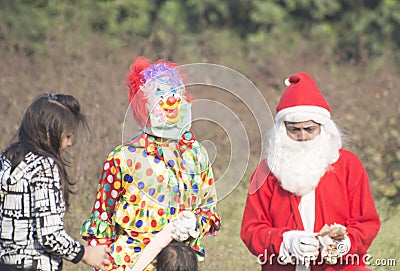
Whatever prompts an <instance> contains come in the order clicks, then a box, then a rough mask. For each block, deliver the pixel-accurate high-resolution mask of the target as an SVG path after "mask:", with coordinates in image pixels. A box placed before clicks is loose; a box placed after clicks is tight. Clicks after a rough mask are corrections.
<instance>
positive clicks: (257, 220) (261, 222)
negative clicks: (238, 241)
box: [240, 161, 289, 260]
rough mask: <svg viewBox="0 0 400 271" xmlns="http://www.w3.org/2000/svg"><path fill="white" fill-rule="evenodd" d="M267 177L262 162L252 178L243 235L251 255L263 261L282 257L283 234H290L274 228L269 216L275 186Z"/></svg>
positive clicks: (285, 229) (243, 220) (283, 228)
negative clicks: (279, 255)
mask: <svg viewBox="0 0 400 271" xmlns="http://www.w3.org/2000/svg"><path fill="white" fill-rule="evenodd" d="M264 164H265V165H264ZM268 176H270V175H268V170H267V167H266V163H265V161H262V162H261V163H260V165H259V166H258V167H257V169H256V170H255V171H254V173H253V175H252V176H251V180H250V188H249V193H248V195H247V200H246V204H245V208H244V213H243V219H242V227H241V232H240V237H241V238H242V240H243V242H244V243H245V244H246V246H247V248H248V249H249V251H250V252H251V253H252V254H254V255H255V256H257V257H259V259H260V260H263V259H269V258H270V257H272V255H275V256H277V255H278V254H279V249H280V246H281V243H282V234H283V232H285V231H288V230H289V228H288V227H274V226H273V223H272V220H271V216H270V213H269V205H270V202H271V197H272V189H273V186H271V185H270V183H269V180H268ZM255 185H257V188H256V189H255V188H254V186H255Z"/></svg>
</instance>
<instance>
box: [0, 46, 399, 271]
mask: <svg viewBox="0 0 400 271" xmlns="http://www.w3.org/2000/svg"><path fill="white" fill-rule="evenodd" d="M77 44H78V46H77ZM135 48H136V47H135V45H132V48H118V49H113V50H112V51H111V52H110V51H108V50H107V48H104V47H103V45H102V42H101V40H97V42H96V43H86V42H82V40H77V41H75V43H74V41H69V42H68V44H64V43H63V42H58V43H56V42H54V43H49V44H48V51H47V53H46V55H42V56H41V57H35V58H27V57H25V56H24V55H23V54H21V53H18V52H15V51H14V52H9V51H7V52H4V51H3V52H0V59H1V65H0V110H1V113H2V118H1V124H0V128H1V131H2V132H1V137H0V147H1V149H4V148H5V147H6V145H7V144H8V143H9V141H10V139H11V137H12V136H13V135H14V134H15V132H16V130H17V128H18V125H19V122H20V120H21V116H22V114H23V113H24V110H25V109H26V107H27V106H28V104H29V103H30V101H31V100H32V99H33V98H34V97H35V96H36V95H37V94H39V93H42V92H61V93H71V94H73V95H75V96H76V97H77V98H78V99H79V100H80V102H81V104H82V108H83V111H84V112H85V113H86V114H87V116H88V119H89V123H90V126H91V129H92V133H91V136H90V138H89V139H88V140H86V141H83V140H81V141H80V142H79V143H78V144H77V145H76V146H75V147H74V148H73V149H72V150H71V154H72V156H73V157H74V158H75V159H74V160H73V165H72V167H71V169H70V174H71V175H72V176H73V177H74V178H75V179H76V181H77V182H78V186H77V187H78V190H79V194H78V195H77V196H74V197H72V200H73V202H72V208H71V211H70V212H69V213H68V214H67V216H66V219H65V224H66V227H67V229H68V232H70V233H71V235H73V236H74V237H76V238H78V239H80V237H79V230H80V226H81V223H82V221H83V220H84V219H86V218H87V217H88V216H89V215H90V211H91V207H92V202H93V200H94V196H95V190H96V184H97V181H98V178H99V175H100V171H101V167H102V163H103V160H104V159H105V156H106V154H107V153H108V152H109V151H110V150H112V149H113V148H114V147H115V146H116V145H118V144H120V143H121V141H122V139H121V138H122V136H121V134H122V123H123V120H124V115H125V112H126V110H127V88H126V87H125V86H124V80H125V75H126V73H127V71H128V67H129V64H130V62H131V60H132V59H133V58H134V57H135V56H137V55H139V54H142V53H143V52H140V51H139V50H138V49H135ZM144 53H145V54H146V56H148V57H149V58H152V59H156V58H158V54H156V53H154V52H150V51H147V52H146V51H145V52H144ZM229 54H231V55H234V54H232V52H228V53H226V54H225V55H223V54H216V55H215V57H213V58H209V59H208V61H209V62H211V63H217V64H220V65H227V66H229V67H230V68H233V69H235V70H238V71H239V72H241V73H242V74H244V75H246V76H247V77H248V78H250V79H251V80H252V81H253V82H254V84H255V85H256V86H258V88H259V89H260V91H261V92H262V94H263V96H264V97H265V99H266V100H267V102H268V104H269V105H270V107H271V108H272V109H273V108H274V107H275V105H276V103H277V99H278V97H279V94H280V91H282V90H283V88H284V87H283V84H282V81H283V79H284V78H285V77H286V76H288V75H289V74H291V73H293V72H297V71H300V70H304V71H307V72H308V73H310V74H311V75H312V76H313V77H314V78H315V79H316V81H317V83H318V84H319V86H320V88H321V90H322V91H323V92H324V94H325V95H326V97H327V100H328V102H329V103H330V105H331V107H332V112H333V116H334V118H335V119H336V120H337V121H338V123H339V125H340V127H342V129H343V131H344V134H345V135H346V139H347V140H346V147H348V148H350V149H351V150H353V151H355V152H356V153H358V154H360V151H361V150H363V149H366V148H368V147H369V146H370V145H372V142H374V141H375V140H377V139H378V138H380V137H381V138H382V139H383V140H384V135H385V133H387V131H385V130H384V129H385V127H387V126H388V125H389V122H395V123H397V124H398V122H399V121H398V117H399V113H400V112H399V108H400V105H399V100H400V99H399V98H400V97H399V92H398V89H399V88H400V83H399V80H398V78H397V77H398V74H399V70H398V66H397V65H395V64H392V63H390V61H385V62H382V63H379V62H374V63H373V65H372V63H363V64H362V65H353V64H346V65H338V66H337V65H335V66H331V65H329V64H327V61H326V60H324V59H323V58H321V56H320V55H318V54H315V53H313V52H308V51H307V49H306V46H299V50H298V51H296V53H293V54H287V55H279V56H278V55H276V56H273V57H271V55H267V56H265V57H263V61H264V63H265V66H264V67H262V68H259V67H257V66H256V65H254V63H253V62H252V61H251V60H249V59H247V58H245V57H243V58H241V57H240V56H239V57H235V58H232V57H229ZM239 55H240V54H239ZM173 61H176V62H178V63H180V64H186V63H191V62H193V60H191V59H190V56H185V55H183V56H182V55H180V56H178V57H176V59H173ZM258 61H261V60H260V59H258ZM212 95H213V94H211V93H210V96H209V97H212ZM215 98H218V97H215ZM228 102H229V100H226V101H225V103H228ZM230 106H232V107H233V108H234V107H235V105H230ZM238 114H241V113H238ZM244 122H245V123H246V125H247V126H246V130H247V131H248V132H249V133H250V134H251V133H252V132H251V131H252V130H253V129H254V127H251V126H248V125H251V121H250V122H247V121H244ZM390 127H393V125H391V126H390ZM396 127H397V129H395V130H397V131H393V133H395V132H397V133H398V127H399V126H398V125H397V126H396ZM376 129H378V130H376ZM198 130H199V131H198V133H199V135H198V137H199V138H200V139H201V140H204V139H205V138H212V140H213V142H214V143H215V145H217V146H224V145H223V143H221V142H223V141H224V137H223V135H221V134H218V132H217V129H216V130H215V132H214V131H213V130H212V129H207V130H204V129H201V128H199V129H198ZM134 134H135V131H132V135H134ZM252 136H253V135H252V134H251V136H250V138H252V139H251V140H256V139H254V138H253V137H252ZM397 140H398V138H397ZM257 146H258V145H257V144H253V145H252V148H253V149H252V152H254V151H256V150H254V148H257ZM397 146H398V145H397ZM397 151H398V149H397ZM224 155H226V154H225V153H224V151H223V148H222V151H221V150H220V151H218V156H217V161H216V169H215V172H216V175H218V174H219V172H220V169H219V168H218V166H220V165H221V164H218V163H219V162H218V161H223V160H224V159H226V157H224ZM384 155H385V153H373V156H374V157H372V156H371V157H368V156H363V157H362V159H363V161H364V162H365V163H372V162H374V161H375V160H374V159H376V157H382V156H384ZM221 163H222V162H221ZM256 163H257V157H252V159H251V161H250V163H249V167H248V170H247V171H246V175H245V177H244V178H243V180H242V182H241V183H240V185H239V186H238V187H237V188H236V189H235V190H234V192H233V193H232V194H230V195H229V196H228V197H226V198H225V199H224V200H222V201H221V202H220V204H219V210H220V212H221V215H222V219H223V224H222V225H223V226H222V231H221V232H220V233H219V234H218V235H217V236H215V237H213V238H207V239H206V249H207V253H208V254H207V257H206V262H205V263H203V264H201V269H202V270H232V271H235V270H259V267H258V266H257V262H256V258H255V257H253V256H251V255H250V253H249V252H248V251H247V249H246V248H245V247H244V245H243V243H242V242H241V240H240V238H239V229H240V223H241V216H242V211H243V206H244V202H245V197H246V187H247V183H248V177H249V174H250V173H251V171H252V170H253V169H254V167H255V164H256ZM377 202H380V199H378V198H377ZM379 208H380V209H379V210H380V213H381V216H382V218H383V221H382V222H383V224H382V230H381V232H380V234H379V236H378V238H377V240H376V241H375V242H374V245H373V247H372V248H371V253H373V256H374V258H396V257H397V258H399V254H398V251H400V247H399V243H400V239H399V235H400V232H399V230H398V226H397V225H398V224H399V223H398V222H400V221H399V219H398V213H397V215H396V212H395V211H392V209H390V208H386V207H385V205H384V204H380V203H379ZM397 212H398V211H397ZM391 215H394V217H390V216H391ZM394 231H396V232H397V234H395V232H394ZM397 265H398V266H399V265H400V263H399V262H398V263H397ZM65 266H66V268H65V269H66V270H90V268H88V267H87V266H85V265H83V264H78V265H77V266H75V265H72V264H69V263H66V265H65ZM373 268H374V270H396V268H393V269H391V268H389V267H384V268H382V267H380V268H379V267H376V269H375V267H373Z"/></svg>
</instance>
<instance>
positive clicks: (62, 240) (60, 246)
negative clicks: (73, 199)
mask: <svg viewBox="0 0 400 271" xmlns="http://www.w3.org/2000/svg"><path fill="white" fill-rule="evenodd" d="M62 194H63V193H62V188H61V183H60V174H59V170H58V167H57V165H56V164H55V162H54V160H53V159H51V158H48V157H43V156H38V155H36V154H33V153H28V154H27V155H26V156H25V159H24V160H23V161H22V162H21V163H20V164H19V165H18V166H17V167H16V168H15V169H14V170H13V172H11V163H10V161H8V160H7V159H6V158H5V157H3V156H0V263H5V264H12V265H17V266H19V267H21V268H24V269H28V270H49V271H51V270H61V269H62V258H64V259H66V260H69V261H72V262H74V263H77V262H79V261H80V260H81V259H82V257H83V254H84V247H83V246H82V245H81V244H80V243H79V242H77V241H75V240H74V239H73V238H72V237H71V236H69V235H68V234H67V233H66V232H65V230H64V222H63V218H64V214H65V202H64V200H63V196H62Z"/></svg>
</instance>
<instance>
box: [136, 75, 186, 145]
mask: <svg viewBox="0 0 400 271" xmlns="http://www.w3.org/2000/svg"><path fill="white" fill-rule="evenodd" d="M184 88H185V87H184V85H183V83H182V81H181V80H180V78H179V77H178V75H177V74H176V73H175V72H172V71H167V72H163V73H162V74H160V75H158V76H156V77H155V78H152V79H151V80H149V81H146V84H145V85H144V86H143V87H142V91H144V94H145V96H146V98H147V100H148V103H147V105H146V109H147V113H148V116H149V122H150V123H149V124H150V125H147V126H145V128H144V130H145V132H146V133H148V134H152V135H155V136H158V137H162V138H168V139H176V140H179V139H180V138H181V136H182V134H183V133H184V132H186V131H187V130H189V129H190V124H191V103H190V102H188V101H187V99H186V97H185V96H184Z"/></svg>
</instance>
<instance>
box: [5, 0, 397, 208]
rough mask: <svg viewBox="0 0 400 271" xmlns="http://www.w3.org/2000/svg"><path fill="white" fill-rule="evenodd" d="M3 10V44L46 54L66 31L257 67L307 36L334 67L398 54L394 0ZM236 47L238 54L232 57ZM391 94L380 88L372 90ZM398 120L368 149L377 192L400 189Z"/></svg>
mask: <svg viewBox="0 0 400 271" xmlns="http://www.w3.org/2000/svg"><path fill="white" fill-rule="evenodd" d="M0 10H1V13H0V14H1V17H0V46H1V47H2V48H3V49H6V50H8V51H15V52H20V53H22V54H24V55H25V56H26V57H28V58H35V57H43V56H45V55H46V53H47V52H48V47H49V46H55V41H56V40H60V39H61V40H62V41H63V44H62V46H63V47H64V48H65V50H67V51H69V52H70V53H71V54H72V55H75V57H77V56H79V55H80V54H82V46H85V44H86V43H85V42H82V41H81V40H80V41H77V40H76V37H75V38H71V39H69V37H70V36H71V35H75V36H76V34H78V35H79V36H80V37H81V38H82V39H83V40H85V39H87V40H90V39H91V40H93V39H96V38H97V37H98V36H102V37H105V38H103V39H102V42H105V43H106V44H105V50H106V53H107V50H108V53H112V52H113V51H114V50H115V48H116V47H128V46H133V47H135V48H136V49H138V53H139V54H146V55H154V56H155V57H163V58H167V59H191V61H192V62H195V61H213V62H217V61H224V63H225V64H228V65H234V66H239V67H240V66H241V64H240V63H237V62H236V61H237V60H238V59H239V58H242V59H243V60H242V61H245V60H246V59H248V60H249V61H251V62H252V67H253V68H255V69H259V70H265V69H266V67H265V62H266V61H265V59H268V58H270V57H271V56H272V55H274V54H277V53H278V52H280V53H281V52H294V51H296V50H299V47H301V46H304V47H306V48H307V49H306V50H307V51H308V52H309V54H310V53H313V54H314V52H317V54H320V56H321V58H323V59H321V60H320V61H321V62H322V63H323V62H324V61H329V63H330V64H329V65H331V67H332V65H333V64H336V65H340V64H341V63H355V64H358V65H365V63H367V62H369V61H370V60H371V59H372V58H373V59H382V58H383V59H387V58H390V59H391V60H392V61H393V62H394V63H398V61H399V60H400V53H399V52H400V50H399V49H400V2H399V1H396V0H383V1H379V0H358V1H350V0H301V1H298V0H279V1H278V0H274V1H264V0H234V1H232V0H203V1H197V0H168V1H161V0H149V1H137V0H124V1H123V0H114V1H111V0H98V1H93V0H80V1H78V0H70V1H55V0H14V1H0ZM305 41H306V44H305V45H302V44H304V43H305ZM77 43H79V46H76V45H77ZM267 44H268V46H266V45H267ZM58 46H59V45H58ZM86 46H90V45H86ZM232 47H234V48H235V50H236V51H235V52H233V51H232ZM278 48H279V51H278ZM303 50H305V49H303ZM229 51H231V52H232V53H234V54H237V52H239V51H240V55H237V56H235V58H232V59H231V60H229V59H228V60H227V57H225V56H224V53H225V54H226V52H229ZM227 55H229V54H227ZM260 56H261V57H260ZM223 57H224V58H225V59H223ZM385 57H386V58H385ZM314 58H315V56H314ZM222 59H223V60H222ZM233 60H234V61H235V63H231V62H232V61H233ZM239 61H240V60H239ZM266 72H267V71H266ZM393 80H395V79H393ZM390 95H392V94H391V93H390V90H388V89H380V90H377V92H375V93H374V96H373V97H371V99H376V100H380V99H382V96H390ZM395 98H396V97H388V100H389V101H391V102H394V100H393V99H395ZM391 108H392V107H389V109H391ZM371 109H372V108H371ZM375 110H377V112H376V114H374V115H373V116H371V119H370V120H369V121H370V122H371V123H374V125H377V124H379V123H380V121H379V120H377V119H374V118H380V117H381V116H380V115H382V112H381V111H382V110H383V111H384V110H385V108H382V107H376V108H375ZM388 113H390V112H388ZM392 113H398V111H397V112H392ZM398 122H399V120H398V115H393V116H391V117H390V118H388V119H386V120H385V125H387V126H386V127H382V129H376V131H377V132H376V133H377V134H376V138H379V139H381V140H379V141H378V140H377V141H374V142H373V143H374V144H372V145H371V144H369V146H368V147H366V148H363V149H361V150H360V151H361V154H362V156H363V157H364V158H367V157H368V160H367V161H371V163H370V164H369V163H367V167H368V169H369V171H370V173H371V174H372V178H371V179H372V180H376V182H375V183H374V186H375V188H376V190H375V191H376V193H378V195H383V196H385V197H388V198H390V199H392V200H395V199H398V198H400V196H399V195H400V180H399V176H400V167H399V161H400V151H399V145H400V143H399V131H398V127H399V125H398ZM382 124H383V123H382ZM377 153H379V154H385V155H374V154H377ZM397 203H398V202H397Z"/></svg>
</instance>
